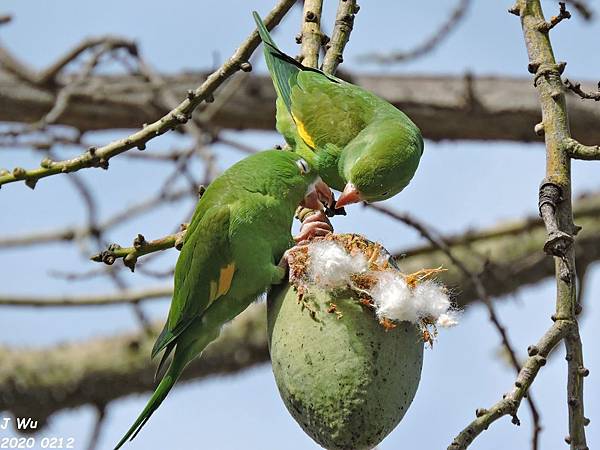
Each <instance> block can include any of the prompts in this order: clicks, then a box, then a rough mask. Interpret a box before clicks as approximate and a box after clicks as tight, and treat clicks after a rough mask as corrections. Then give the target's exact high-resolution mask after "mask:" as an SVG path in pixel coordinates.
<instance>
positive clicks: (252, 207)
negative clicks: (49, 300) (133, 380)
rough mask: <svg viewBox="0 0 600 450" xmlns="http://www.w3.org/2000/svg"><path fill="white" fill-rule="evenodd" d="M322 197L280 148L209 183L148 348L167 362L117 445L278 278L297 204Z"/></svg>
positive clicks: (299, 162)
mask: <svg viewBox="0 0 600 450" xmlns="http://www.w3.org/2000/svg"><path fill="white" fill-rule="evenodd" d="M320 200H324V201H326V202H331V201H332V194H331V191H330V190H329V188H328V187H327V186H326V185H325V184H324V183H323V182H322V181H321V179H320V178H319V177H318V175H317V173H316V171H315V170H311V168H310V166H309V165H308V164H307V162H306V161H305V160H304V159H303V158H302V157H301V156H300V155H298V154H296V153H292V152H286V151H281V150H266V151H264V152H260V153H256V154H254V155H251V156H249V157H247V158H245V159H243V160H242V161H240V162H238V163H237V164H235V165H233V166H231V167H230V168H229V169H228V170H226V171H225V172H223V174H222V175H221V176H219V177H218V178H216V179H215V180H214V181H213V182H212V183H211V184H210V185H209V186H208V188H207V189H206V192H205V193H204V195H203V196H202V198H201V199H200V201H199V202H198V205H197V207H196V210H195V212H194V215H193V217H192V220H191V223H190V225H189V227H188V229H187V232H186V236H185V240H184V245H183V248H182V249H181V254H180V255H179V259H178V260H177V265H176V267H175V286H174V292H173V300H172V302H171V308H170V310H169V316H168V319H167V322H166V324H165V326H164V329H163V331H162V333H161V334H160V336H159V337H158V339H157V341H156V343H155V345H154V348H153V350H152V357H155V356H156V355H157V354H158V353H159V352H160V351H162V350H165V353H164V355H163V357H162V360H161V362H160V364H159V367H158V370H157V374H158V373H159V372H160V369H161V367H162V365H163V364H164V363H165V361H166V360H167V358H168V356H169V354H170V353H171V352H173V351H174V353H173V358H172V361H171V364H170V366H169V368H168V369H167V371H166V373H165V374H164V376H163V377H162V379H161V381H160V383H159V385H158V386H157V388H156V390H155V391H154V394H153V395H152V397H151V398H150V400H149V401H148V403H147V405H146V407H145V408H144V410H143V411H142V412H141V414H140V415H139V417H138V418H137V420H136V421H135V423H134V424H133V425H132V426H131V428H130V429H129V431H127V433H126V434H125V436H124V437H123V439H121V441H120V442H119V443H118V444H117V446H116V447H115V449H118V448H120V447H121V446H122V445H123V444H124V443H125V442H126V441H127V439H130V438H131V439H133V438H134V437H135V436H136V435H137V433H138V432H139V431H140V429H141V428H142V427H143V426H144V425H145V423H146V422H147V421H148V419H149V418H150V416H151V415H152V413H153V412H154V411H155V410H156V409H157V408H158V407H159V405H160V404H161V403H162V401H163V400H164V399H165V397H166V396H167V394H168V392H169V391H170V390H171V388H172V387H173V385H174V384H175V382H176V381H177V379H178V378H179V375H180V374H181V372H182V371H183V369H184V368H185V367H186V365H187V364H188V363H189V362H190V361H191V360H192V359H194V358H195V357H196V356H198V355H200V354H201V353H202V351H203V350H204V348H205V347H206V346H207V345H208V344H209V343H210V342H212V341H213V340H215V339H216V338H217V337H218V335H219V333H220V330H221V327H222V326H223V325H224V324H225V323H226V322H228V321H230V320H231V319H233V318H234V317H235V316H237V315H238V314H239V313H241V312H242V311H243V310H244V309H246V307H247V306H248V305H250V304H251V303H252V302H253V301H254V300H255V299H256V298H257V297H258V296H259V295H260V294H261V293H263V292H264V291H265V290H266V289H267V288H268V287H269V286H270V285H271V284H273V283H279V282H281V281H282V279H283V278H284V276H285V274H286V264H285V259H284V258H282V256H283V255H284V253H285V252H286V250H287V249H289V248H290V247H291V246H292V245H293V243H294V240H293V239H292V236H291V226H292V221H293V218H294V212H295V210H296V208H297V207H298V205H299V204H301V205H304V206H306V207H309V208H314V209H322V208H321V207H320V206H322V205H321V201H320ZM311 225H312V226H313V231H314V230H315V229H318V228H322V224H321V225H319V224H316V223H313V224H311ZM329 231H330V230H329ZM316 232H317V233H318V231H316ZM307 233H310V232H308V231H304V232H303V233H301V236H300V237H298V236H297V237H296V239H298V240H303V239H305V238H306V237H307V236H306V234H307Z"/></svg>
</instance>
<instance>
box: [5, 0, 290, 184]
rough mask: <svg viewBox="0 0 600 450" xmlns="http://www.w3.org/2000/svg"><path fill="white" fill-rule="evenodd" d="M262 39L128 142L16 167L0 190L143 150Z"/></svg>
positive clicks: (275, 18) (279, 10)
mask: <svg viewBox="0 0 600 450" xmlns="http://www.w3.org/2000/svg"><path fill="white" fill-rule="evenodd" d="M295 3H296V2H295V0H281V1H280V2H279V3H278V4H277V6H276V7H275V8H274V9H273V10H272V11H271V12H270V13H269V14H268V15H267V16H266V17H265V24H266V25H267V27H270V28H272V27H273V26H275V25H277V24H278V23H279V21H280V20H281V19H282V18H283V16H284V15H285V13H286V12H287V11H288V10H289V9H290V8H291V7H292V6H293V5H294V4H295ZM259 43H260V38H259V37H258V33H257V32H256V31H254V32H252V34H251V35H250V36H249V37H248V38H247V39H246V40H245V41H244V42H243V43H242V45H241V46H240V47H239V48H238V49H237V50H236V51H235V53H234V54H233V55H232V56H231V57H230V58H229V59H228V60H227V61H226V62H225V63H224V64H223V65H222V66H221V67H220V68H219V69H218V70H216V71H215V72H213V73H212V74H211V75H209V76H208V78H207V79H206V81H204V83H202V85H200V86H199V87H198V88H197V89H196V90H195V91H190V92H189V93H188V96H187V98H186V99H185V100H183V101H182V102H181V103H180V104H179V105H178V106H177V107H176V108H174V109H172V110H171V111H170V112H169V113H168V114H166V115H165V116H163V117H162V118H161V119H159V120H157V121H155V122H153V123H151V124H149V125H147V126H146V127H145V128H143V129H142V130H140V131H137V132H135V133H133V134H132V135H130V136H129V137H127V138H123V139H119V140H117V141H114V142H111V143H110V144H108V145H105V146H103V147H100V148H90V149H89V150H88V151H87V152H85V153H83V154H82V155H80V156H78V157H75V158H72V159H68V160H64V161H51V160H48V159H46V160H44V161H42V163H41V167H40V168H38V169H30V170H25V169H23V168H20V167H17V168H15V169H13V170H12V171H11V172H8V173H0V186H2V185H3V184H8V183H13V182H16V181H21V180H24V181H25V182H26V183H27V185H28V186H29V187H31V188H32V189H33V188H34V187H35V184H36V183H37V181H38V180H40V179H41V178H45V177H48V176H51V175H56V174H59V173H69V172H74V171H77V170H80V169H82V168H88V167H101V168H103V169H107V168H108V161H109V159H110V158H112V157H113V156H116V155H119V154H121V153H123V152H125V151H127V150H129V149H132V148H135V147H138V148H139V149H140V150H142V149H144V148H145V146H146V143H147V142H148V141H149V140H151V139H153V138H154V137H156V136H160V135H161V134H164V133H166V132H167V131H169V130H171V129H174V128H175V127H177V126H178V125H181V124H185V123H186V122H187V121H188V120H189V119H190V117H191V114H192V111H193V110H194V109H195V108H196V107H197V106H198V105H199V104H200V103H202V102H203V101H204V100H206V99H207V98H209V97H211V96H212V93H213V92H214V91H215V90H216V89H217V88H218V87H219V86H220V85H221V84H222V83H223V82H224V81H225V80H226V79H227V78H229V77H230V76H231V75H233V74H234V73H236V72H237V71H238V70H241V69H242V68H243V67H242V66H244V67H246V64H247V63H248V60H249V59H250V55H251V54H252V53H253V52H254V50H255V49H256V47H258V44H259Z"/></svg>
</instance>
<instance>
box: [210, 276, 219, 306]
mask: <svg viewBox="0 0 600 450" xmlns="http://www.w3.org/2000/svg"><path fill="white" fill-rule="evenodd" d="M217 288H218V286H217V282H216V281H211V282H210V294H209V296H208V303H209V304H211V303H212V302H214V301H215V299H216V298H217Z"/></svg>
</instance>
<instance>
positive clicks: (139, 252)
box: [90, 229, 185, 272]
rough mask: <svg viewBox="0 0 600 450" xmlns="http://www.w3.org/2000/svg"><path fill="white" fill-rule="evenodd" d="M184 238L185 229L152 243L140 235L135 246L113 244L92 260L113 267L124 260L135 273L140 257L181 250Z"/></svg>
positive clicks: (135, 241)
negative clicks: (172, 249) (168, 250)
mask: <svg viewBox="0 0 600 450" xmlns="http://www.w3.org/2000/svg"><path fill="white" fill-rule="evenodd" d="M184 237H185V229H184V230H182V231H180V232H179V233H175V234H170V235H167V236H165V237H162V238H160V239H156V240H154V241H150V242H148V241H146V239H145V238H144V236H142V235H141V234H138V235H137V237H136V238H135V239H134V240H133V246H131V247H121V246H119V245H117V244H112V245H110V246H109V247H108V249H106V250H105V251H103V252H100V253H98V254H97V255H94V256H92V257H91V258H90V259H91V260H92V261H95V262H103V263H104V264H108V265H112V264H114V262H115V261H116V260H117V259H119V258H123V263H124V264H125V265H126V266H127V267H129V268H130V269H131V271H132V272H133V271H134V270H135V264H136V262H137V260H138V258H139V257H140V256H144V255H147V254H148V253H155V252H157V251H161V250H167V249H169V248H173V247H175V248H176V249H177V250H180V249H181V247H182V246H183V239H184Z"/></svg>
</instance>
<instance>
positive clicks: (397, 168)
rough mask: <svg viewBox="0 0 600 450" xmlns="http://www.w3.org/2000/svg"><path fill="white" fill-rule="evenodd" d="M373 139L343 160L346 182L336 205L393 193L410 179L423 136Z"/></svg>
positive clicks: (372, 200) (387, 196) (374, 199)
mask: <svg viewBox="0 0 600 450" xmlns="http://www.w3.org/2000/svg"><path fill="white" fill-rule="evenodd" d="M402 137H403V139H397V138H396V139H390V140H386V139H377V140H376V141H375V142H374V143H373V144H372V145H368V146H366V147H364V148H363V149H362V151H360V152H356V153H355V154H354V155H349V156H350V157H349V158H348V160H347V161H345V164H344V169H345V170H344V175H345V178H346V186H345V187H344V190H343V192H342V194H341V195H340V197H339V198H338V200H337V202H336V205H335V206H336V208H341V207H343V206H345V205H349V204H351V203H359V202H367V203H372V202H378V201H382V200H386V199H388V198H391V197H393V196H394V195H396V194H397V193H398V192H400V191H401V190H402V189H404V188H405V187H406V186H407V185H408V183H409V182H410V180H411V179H412V177H413V175H414V174H415V171H416V170H417V166H418V165H419V160H420V158H421V154H422V153H423V139H422V138H421V137H420V135H418V136H416V138H414V139H413V138H412V136H411V138H409V139H406V135H404V136H402Z"/></svg>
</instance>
